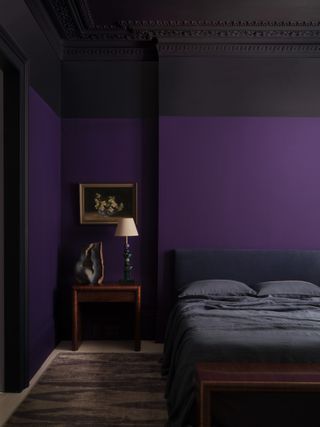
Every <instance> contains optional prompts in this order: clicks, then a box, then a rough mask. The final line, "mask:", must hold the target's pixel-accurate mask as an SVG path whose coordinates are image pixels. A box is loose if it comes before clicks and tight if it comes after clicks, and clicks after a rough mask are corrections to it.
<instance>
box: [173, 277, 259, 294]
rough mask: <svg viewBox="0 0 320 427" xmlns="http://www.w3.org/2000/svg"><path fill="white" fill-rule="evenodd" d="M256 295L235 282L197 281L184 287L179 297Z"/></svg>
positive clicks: (246, 286) (246, 287)
mask: <svg viewBox="0 0 320 427" xmlns="http://www.w3.org/2000/svg"><path fill="white" fill-rule="evenodd" d="M229 295H256V292H255V291H254V290H253V289H251V288H250V287H249V286H248V285H246V284H245V283H242V282H237V281H236V280H224V279H221V280H220V279H212V280H198V281H196V282H191V283H189V284H188V285H186V286H185V288H184V289H183V291H182V292H180V294H179V297H205V296H229Z"/></svg>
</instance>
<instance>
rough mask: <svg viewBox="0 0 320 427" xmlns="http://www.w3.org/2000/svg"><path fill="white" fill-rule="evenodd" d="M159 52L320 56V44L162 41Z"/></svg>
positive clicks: (164, 53) (202, 54) (201, 55)
mask: <svg viewBox="0 0 320 427" xmlns="http://www.w3.org/2000/svg"><path fill="white" fill-rule="evenodd" d="M157 50H158V54H159V56H160V57H163V56H194V57H197V56H198V57H206V56H255V57H256V56H281V57H283V56H285V57H296V56H304V57H317V58H319V57H320V45H319V44H314V45H312V44H308V45H303V44H276V43H272V44H271V43H268V44H256V43H254V44H247V43H245V44H230V43H216V44H213V43H163V44H162V43H161V44H159V45H158V46H157Z"/></svg>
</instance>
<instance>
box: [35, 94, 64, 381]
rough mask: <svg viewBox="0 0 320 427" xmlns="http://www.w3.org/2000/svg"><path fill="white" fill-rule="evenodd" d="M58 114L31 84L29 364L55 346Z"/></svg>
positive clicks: (58, 236)
mask: <svg viewBox="0 0 320 427" xmlns="http://www.w3.org/2000/svg"><path fill="white" fill-rule="evenodd" d="M60 140H61V120H60V118H59V117H58V116H57V115H56V114H55V113H54V112H53V110H52V109H51V108H50V107H49V106H48V105H47V104H46V103H45V102H44V101H43V100H42V98H41V97H40V96H39V95H38V94H37V92H35V91H34V90H33V89H32V88H31V87H30V90H29V361H30V362H29V370H30V378H31V377H32V376H33V374H34V373H35V372H36V371H37V370H38V369H39V367H40V366H41V364H42V362H43V361H44V360H45V359H46V357H47V356H48V355H49V354H50V352H51V351H52V350H53V348H54V346H55V318H54V314H55V309H54V302H55V292H56V288H57V283H58V250H59V244H60V211H61V201H60V196H61V194H60V193H61V192H60V163H61V146H60Z"/></svg>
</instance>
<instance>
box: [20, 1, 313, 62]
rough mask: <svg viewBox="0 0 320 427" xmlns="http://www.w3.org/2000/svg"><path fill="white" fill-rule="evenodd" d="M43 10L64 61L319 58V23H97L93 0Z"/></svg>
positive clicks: (51, 4)
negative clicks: (241, 57) (90, 3)
mask: <svg viewBox="0 0 320 427" xmlns="http://www.w3.org/2000/svg"><path fill="white" fill-rule="evenodd" d="M26 2H27V4H28V6H29V7H30V9H31V10H32V11H33V13H34V11H35V10H37V8H38V9H39V10H40V9H41V8H40V6H39V3H40V2H39V1H37V0H26ZM37 5H38V7H37ZM41 7H42V10H41V13H39V12H38V16H37V20H38V22H39V24H40V26H41V28H42V30H43V31H44V32H45V33H46V34H47V37H48V38H49V39H50V40H51V42H52V44H53V45H54V46H55V49H56V51H58V52H59V56H60V58H61V59H63V60H81V59H85V60H98V59H101V60H108V59H110V60H112V59H115V60H118V59H130V60H134V59H136V60H154V59H155V58H156V55H157V54H159V56H216V55H244V56H253V55H264V56H266V55H269V56H303V57H306V56H311V57H314V56H316V57H318V56H319V54H318V51H319V46H320V20H312V21H295V20H281V21H280V20H279V21H275V20H237V21H234V20H158V19H154V20H122V21H118V22H114V23H112V24H108V25H96V24H95V21H94V17H93V15H92V12H91V10H90V7H89V2H88V0H43V1H42V3H41ZM44 9H45V10H46V13H45V11H44ZM49 17H51V20H52V21H53V23H54V24H55V25H56V27H57V29H58V32H59V34H60V38H61V39H62V40H61V39H60V42H59V43H60V44H59V43H58V42H57V40H56V39H57V37H56V35H57V31H56V30H55V35H53V34H54V31H53V30H52V27H53V24H52V22H51V26H50V25H48V21H50V18H49ZM156 44H157V45H158V47H157V50H155V49H154V46H155V45H156Z"/></svg>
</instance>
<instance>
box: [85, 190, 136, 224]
mask: <svg viewBox="0 0 320 427" xmlns="http://www.w3.org/2000/svg"><path fill="white" fill-rule="evenodd" d="M79 196H80V224H117V223H118V221H119V219H120V218H130V217H132V218H133V219H134V220H135V222H136V223H137V219H138V218H137V183H108V184H79Z"/></svg>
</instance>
